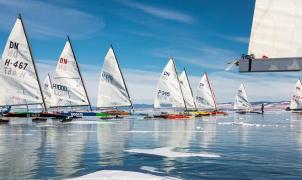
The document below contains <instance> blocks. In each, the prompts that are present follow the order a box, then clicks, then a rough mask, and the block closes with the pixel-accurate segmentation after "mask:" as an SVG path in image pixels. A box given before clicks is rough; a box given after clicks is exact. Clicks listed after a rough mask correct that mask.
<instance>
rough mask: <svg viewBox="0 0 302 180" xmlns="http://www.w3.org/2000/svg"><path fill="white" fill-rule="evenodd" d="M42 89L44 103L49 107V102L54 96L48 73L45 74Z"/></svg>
mask: <svg viewBox="0 0 302 180" xmlns="http://www.w3.org/2000/svg"><path fill="white" fill-rule="evenodd" d="M42 91H43V95H44V101H45V104H46V106H47V107H50V106H51V104H52V103H51V102H52V100H53V98H55V97H54V96H53V95H52V84H51V79H50V76H49V74H47V76H46V78H45V80H44V82H43V85H42Z"/></svg>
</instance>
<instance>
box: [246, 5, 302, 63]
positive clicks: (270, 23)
mask: <svg viewBox="0 0 302 180" xmlns="http://www.w3.org/2000/svg"><path fill="white" fill-rule="evenodd" d="M301 17H302V1H301V0H286V1H284V0H256V3H255V10H254V17H253V24H252V30H251V36H250V43H249V49H248V54H254V56H255V58H290V57H302V41H301V38H302V33H301V32H302V21H301Z"/></svg>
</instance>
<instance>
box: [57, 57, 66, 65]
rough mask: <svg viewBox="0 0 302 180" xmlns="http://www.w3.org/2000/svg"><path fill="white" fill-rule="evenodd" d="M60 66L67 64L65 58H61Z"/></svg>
mask: <svg viewBox="0 0 302 180" xmlns="http://www.w3.org/2000/svg"><path fill="white" fill-rule="evenodd" d="M59 62H60V64H67V59H65V58H60V61H59Z"/></svg>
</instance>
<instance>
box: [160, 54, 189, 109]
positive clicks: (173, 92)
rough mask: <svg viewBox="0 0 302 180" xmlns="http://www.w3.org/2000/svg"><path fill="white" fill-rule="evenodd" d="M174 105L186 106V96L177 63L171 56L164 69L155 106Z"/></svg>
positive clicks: (178, 106)
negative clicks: (176, 66) (179, 79)
mask: <svg viewBox="0 0 302 180" xmlns="http://www.w3.org/2000/svg"><path fill="white" fill-rule="evenodd" d="M164 104H166V105H172V107H174V108H184V107H185V103H184V98H183V95H182V92H181V88H180V84H179V81H178V75H177V72H176V69H175V64H174V61H173V59H172V58H171V59H170V60H169V62H168V64H167V65H166V67H165V69H164V70H163V72H162V74H161V76H160V79H159V82H158V85H157V90H156V96H155V101H154V108H161V107H162V105H164Z"/></svg>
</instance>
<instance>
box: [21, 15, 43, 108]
mask: <svg viewBox="0 0 302 180" xmlns="http://www.w3.org/2000/svg"><path fill="white" fill-rule="evenodd" d="M18 18H19V19H20V21H21V24H22V27H23V31H24V34H25V38H26V42H27V45H28V49H29V52H30V57H31V59H32V63H33V67H34V70H35V74H36V78H37V81H38V85H39V89H40V93H41V97H42V101H43V106H44V111H45V112H47V107H46V103H45V99H44V95H43V92H42V87H41V83H40V80H39V75H38V71H37V68H36V64H35V60H34V58H33V55H32V50H31V46H30V44H29V41H28V38H27V34H26V30H25V26H24V24H23V20H22V17H21V14H19V17H18Z"/></svg>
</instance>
